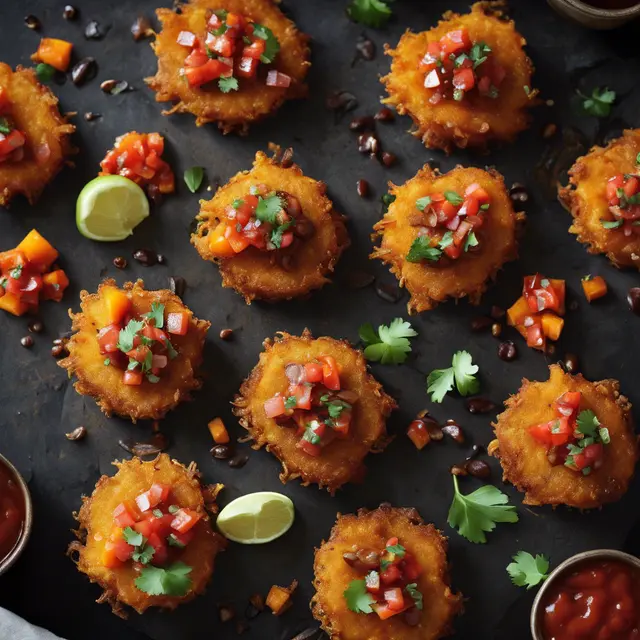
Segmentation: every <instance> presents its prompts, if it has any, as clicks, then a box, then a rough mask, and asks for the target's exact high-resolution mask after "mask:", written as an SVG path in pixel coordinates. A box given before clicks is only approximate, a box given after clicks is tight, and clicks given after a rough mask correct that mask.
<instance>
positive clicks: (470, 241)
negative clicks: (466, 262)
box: [464, 231, 478, 251]
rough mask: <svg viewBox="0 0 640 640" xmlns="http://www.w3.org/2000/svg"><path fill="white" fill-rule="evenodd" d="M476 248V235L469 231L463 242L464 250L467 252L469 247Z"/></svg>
mask: <svg viewBox="0 0 640 640" xmlns="http://www.w3.org/2000/svg"><path fill="white" fill-rule="evenodd" d="M477 246H478V238H476V234H475V233H474V232H473V231H469V233H468V234H467V237H466V238H465V241H464V250H465V251H469V247H477Z"/></svg>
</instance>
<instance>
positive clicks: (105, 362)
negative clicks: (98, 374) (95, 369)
mask: <svg viewBox="0 0 640 640" xmlns="http://www.w3.org/2000/svg"><path fill="white" fill-rule="evenodd" d="M103 364H104V366H105V367H108V366H109V365H110V364H111V358H105V359H104V362H103Z"/></svg>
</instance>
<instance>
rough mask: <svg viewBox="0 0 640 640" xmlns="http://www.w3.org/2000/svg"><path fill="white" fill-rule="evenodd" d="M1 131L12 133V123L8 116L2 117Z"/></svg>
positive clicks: (0, 119) (0, 121)
mask: <svg viewBox="0 0 640 640" xmlns="http://www.w3.org/2000/svg"><path fill="white" fill-rule="evenodd" d="M0 133H5V134H6V133H11V125H10V124H9V121H8V120H7V119H6V118H0Z"/></svg>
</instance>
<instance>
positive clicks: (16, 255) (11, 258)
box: [0, 249, 27, 273]
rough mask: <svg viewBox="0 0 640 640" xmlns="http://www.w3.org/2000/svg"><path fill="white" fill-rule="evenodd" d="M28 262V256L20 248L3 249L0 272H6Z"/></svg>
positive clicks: (0, 256) (0, 257)
mask: <svg viewBox="0 0 640 640" xmlns="http://www.w3.org/2000/svg"><path fill="white" fill-rule="evenodd" d="M25 264H27V258H26V256H25V255H24V253H22V251H19V250H18V249H11V250H10V251H3V252H2V253H0V273H6V272H7V271H11V269H15V268H16V267H17V266H18V265H25Z"/></svg>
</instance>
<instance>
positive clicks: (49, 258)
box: [0, 229, 69, 316]
mask: <svg viewBox="0 0 640 640" xmlns="http://www.w3.org/2000/svg"><path fill="white" fill-rule="evenodd" d="M57 259H58V252H57V251H56V250H55V249H54V247H53V246H52V245H51V244H49V242H47V240H45V239H44V238H43V237H42V236H41V235H40V234H39V233H38V232H37V231H36V230H35V229H32V230H31V231H30V232H29V233H28V234H27V235H26V236H25V237H24V239H23V240H22V242H21V243H20V244H19V245H18V246H17V247H16V248H15V249H11V250H9V251H3V252H0V309H2V310H4V311H8V312H9V313H12V314H13V315H15V316H21V315H23V314H25V313H27V311H31V312H36V311H37V310H38V306H39V304H40V301H41V300H55V301H56V302H60V301H61V300H62V296H63V294H64V291H65V289H66V288H67V287H68V286H69V279H68V278H67V275H66V274H65V272H64V271H63V270H62V269H58V268H57V267H56V265H55V261H56V260H57Z"/></svg>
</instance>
